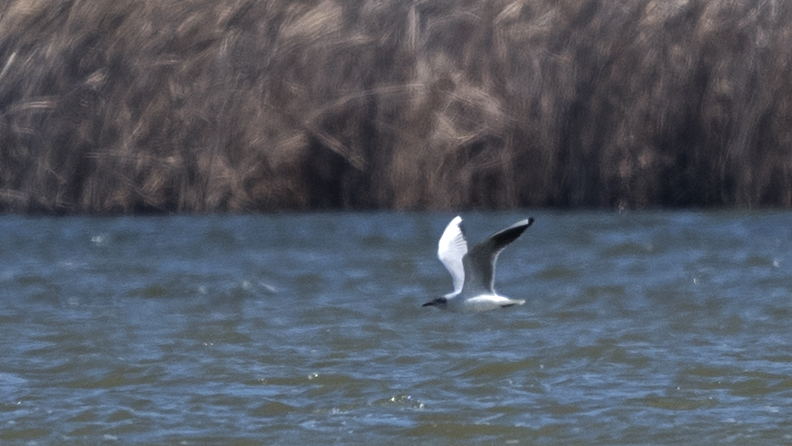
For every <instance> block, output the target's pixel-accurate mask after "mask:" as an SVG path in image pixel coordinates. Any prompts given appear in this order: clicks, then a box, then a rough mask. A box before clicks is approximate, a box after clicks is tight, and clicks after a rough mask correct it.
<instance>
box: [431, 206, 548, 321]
mask: <svg viewBox="0 0 792 446" xmlns="http://www.w3.org/2000/svg"><path fill="white" fill-rule="evenodd" d="M533 222H534V219H533V217H531V218H529V219H528V220H522V221H518V222H517V223H515V224H513V225H511V226H509V227H508V228H506V229H502V230H500V231H498V232H496V233H495V234H493V235H491V236H490V237H489V238H487V239H486V240H484V241H483V242H481V243H479V244H477V245H475V246H473V248H472V249H470V250H468V245H467V240H466V239H465V227H464V225H463V224H462V217H460V216H457V217H456V218H454V219H453V220H451V223H449V224H448V226H447V227H446V229H445V232H443V236H442V237H440V242H439V243H438V246H437V257H438V258H439V259H440V261H441V262H443V265H445V267H446V269H447V270H448V272H449V273H451V278H452V279H453V281H454V291H453V292H452V293H448V294H446V295H445V296H443V297H438V298H437V299H435V300H433V301H431V302H427V303H425V304H423V305H421V306H422V307H429V306H433V307H438V308H442V309H446V310H449V311H455V312H462V313H466V312H476V311H486V310H494V309H496V308H506V307H511V306H513V305H522V304H524V303H525V300H523V299H510V298H508V297H504V296H499V295H498V293H496V292H495V289H494V288H493V285H494V282H495V261H497V260H498V254H500V253H501V251H503V248H505V247H506V245H508V244H509V243H511V242H513V241H514V240H516V239H517V237H519V236H520V235H521V234H522V233H523V232H525V230H526V229H528V227H529V226H531V225H532V224H533Z"/></svg>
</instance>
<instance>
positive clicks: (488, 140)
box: [0, 0, 792, 213]
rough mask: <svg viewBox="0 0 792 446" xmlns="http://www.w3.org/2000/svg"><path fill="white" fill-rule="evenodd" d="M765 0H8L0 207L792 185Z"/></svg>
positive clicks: (626, 201)
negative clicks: (297, 0)
mask: <svg viewBox="0 0 792 446" xmlns="http://www.w3.org/2000/svg"><path fill="white" fill-rule="evenodd" d="M790 43H792V3H790V2H785V1H782V0H756V1H731V0H730V1H722V0H625V1H600V0H584V1H581V0H462V1H459V0H454V1H451V0H433V1H428V0H412V1H401V0H384V1H381V0H308V1H299V2H295V1H292V0H264V1H262V0H185V1H170V0H165V1H162V0H156V1H154V0H114V1H94V0H9V1H7V2H4V3H3V5H1V6H0V211H4V212H43V213H74V212H78V213H79V212H85V213H133V212H215V211H231V212H243V211H273V210H307V209H337V208H348V209H374V208H396V209H449V208H470V207H478V208H509V207H517V206H552V207H579V206H588V207H617V206H625V207H647V206H734V205H736V206H780V207H790V206H792V76H791V75H792V66H791V65H790V63H791V62H792V51H790Z"/></svg>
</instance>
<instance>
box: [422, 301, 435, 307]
mask: <svg viewBox="0 0 792 446" xmlns="http://www.w3.org/2000/svg"><path fill="white" fill-rule="evenodd" d="M421 306H422V307H434V306H437V302H436V301H434V300H433V301H431V302H427V303H425V304H423V305H421Z"/></svg>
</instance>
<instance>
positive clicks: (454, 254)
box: [437, 216, 468, 293]
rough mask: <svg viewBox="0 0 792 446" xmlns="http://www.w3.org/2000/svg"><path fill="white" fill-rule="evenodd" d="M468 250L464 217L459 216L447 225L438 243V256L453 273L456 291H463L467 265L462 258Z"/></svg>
mask: <svg viewBox="0 0 792 446" xmlns="http://www.w3.org/2000/svg"><path fill="white" fill-rule="evenodd" d="M467 250H468V247H467V241H466V240H465V228H464V226H462V217H460V216H457V217H456V218H454V219H453V220H451V223H449V224H448V226H446V228H445V232H443V236H442V237H440V243H438V244H437V257H438V258H439V259H440V261H441V262H443V265H445V267H446V269H447V270H448V272H449V273H451V278H452V279H453V280H454V293H459V292H460V291H462V285H463V284H464V283H465V267H464V266H463V265H462V258H463V257H464V256H465V254H466V253H467Z"/></svg>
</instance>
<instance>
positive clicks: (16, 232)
mask: <svg viewBox="0 0 792 446" xmlns="http://www.w3.org/2000/svg"><path fill="white" fill-rule="evenodd" d="M453 216H454V214H430V213H405V214H398V213H358V214H353V213H339V214H300V215H290V214H286V215H250V216H230V215H229V216H193V217H184V216H173V217H118V218H89V217H68V218H26V217H18V216H6V217H2V218H0V233H1V234H2V243H1V244H0V352H2V353H0V355H1V356H0V443H2V444H11V445H49V444H58V445H60V444H91V445H93V444H124V445H126V444H133V445H134V444H140V445H144V444H145V445H150V444H174V445H209V444H229V445H259V444H260V445H269V444H288V445H292V444H303V445H313V444H316V445H326V444H361V445H362V444H378V445H383V444H394V445H396V444H398V445H401V444H431V445H457V444H475V445H479V444H480V445H491V444H504V445H521V444H531V445H534V444H540V445H570V444H585V445H599V444H602V445H613V444H735V445H744V444H767V445H778V444H792V413H790V412H792V332H791V331H790V325H791V324H790V316H792V258H791V257H790V248H792V213H775V212H711V213H705V212H632V213H629V212H628V213H623V214H618V213H607V212H567V213H561V212H559V213H552V212H546V211H539V212H536V211H522V212H502V213H469V214H463V216H464V217H465V221H466V226H467V229H468V236H469V239H470V240H471V241H473V242H475V241H476V240H480V239H482V238H484V237H486V236H487V235H489V234H491V233H493V232H495V231H497V230H499V229H501V228H503V227H505V226H507V225H509V224H511V223H514V222H515V221H517V220H520V219H522V218H526V217H528V216H533V217H535V218H536V223H534V225H533V226H532V227H531V228H530V229H528V231H526V233H525V234H523V236H522V237H521V238H520V239H518V240H517V241H515V242H514V243H513V244H512V245H510V246H509V247H508V248H507V249H506V250H505V251H504V252H503V253H502V255H501V257H500V260H499V263H498V270H497V279H496V287H497V288H498V291H499V292H501V294H504V295H506V296H509V297H513V298H521V299H526V304H525V305H523V306H517V307H512V308H507V309H503V310H498V311H492V312H488V313H479V314H472V315H460V314H453V313H446V312H443V311H440V310H438V309H436V308H421V307H420V305H421V304H422V303H424V302H426V301H428V300H431V299H432V298H434V297H436V296H439V295H442V294H445V293H447V292H449V291H451V280H450V276H449V275H448V274H447V272H446V271H445V270H444V269H443V266H442V265H441V264H440V262H439V261H438V260H437V259H436V254H435V251H436V243H437V240H438V238H439V236H440V234H441V233H442V231H443V229H444V227H445V225H446V224H447V223H448V221H450V220H451V218H452V217H453Z"/></svg>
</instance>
